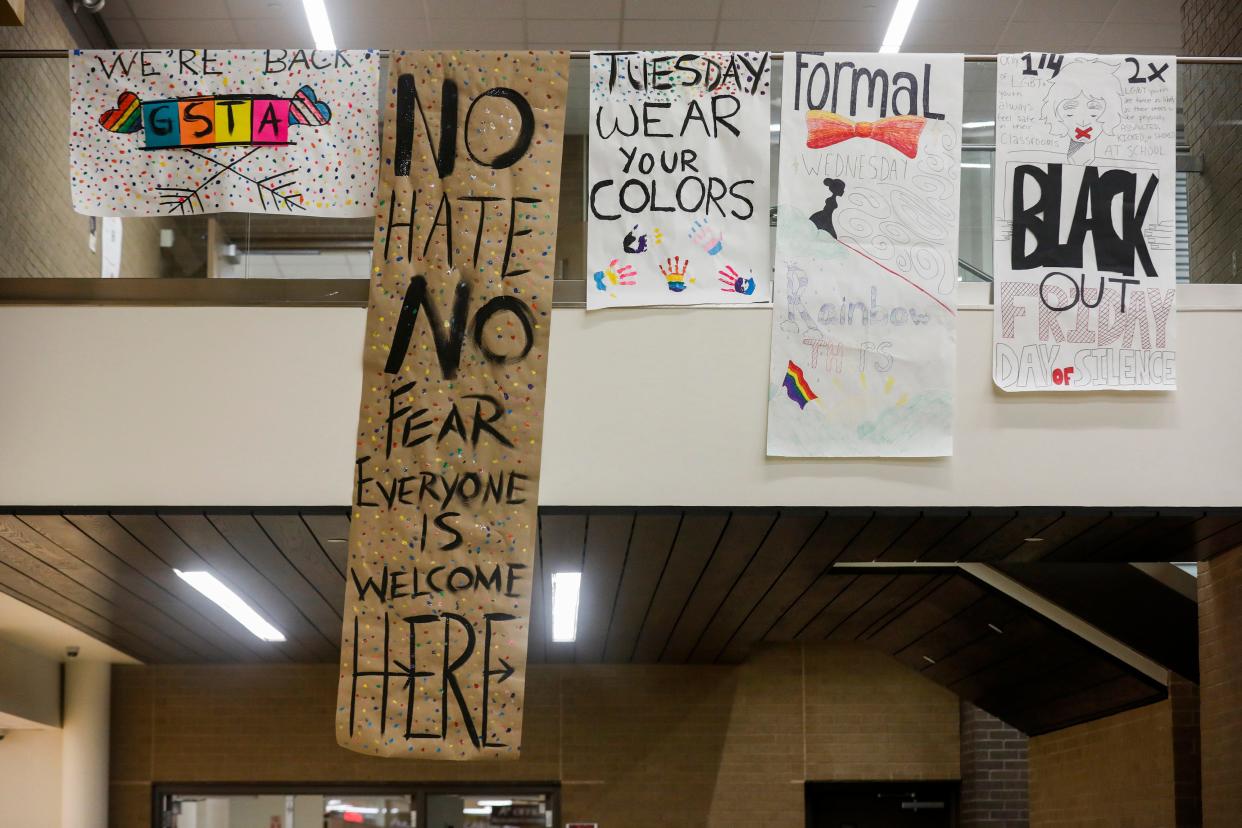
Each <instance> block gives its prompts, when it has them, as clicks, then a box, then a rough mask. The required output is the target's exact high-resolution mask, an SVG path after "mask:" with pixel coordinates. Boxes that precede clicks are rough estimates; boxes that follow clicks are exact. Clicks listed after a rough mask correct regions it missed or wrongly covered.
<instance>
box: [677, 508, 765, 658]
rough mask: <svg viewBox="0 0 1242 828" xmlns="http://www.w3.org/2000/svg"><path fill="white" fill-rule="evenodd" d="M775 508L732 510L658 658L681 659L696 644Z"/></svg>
mask: <svg viewBox="0 0 1242 828" xmlns="http://www.w3.org/2000/svg"><path fill="white" fill-rule="evenodd" d="M777 517H778V515H777V513H776V512H775V511H772V512H768V511H758V510H751V509H747V510H743V511H735V512H734V513H733V514H732V515H731V516H730V518H729V526H728V529H727V530H726V531H725V534H724V537H722V538H721V539H720V543H719V544H717V546H716V552H715V554H714V555H712V559H711V562H710V563H709V564H708V565H707V568H706V569H705V570H704V571H703V576H702V577H701V578H699V582H698V583H697V584H696V585H695V587H694V591H693V592H691V593H690V599H689V600H688V601H686V607H685V611H684V612H682V614H681V617H680V618H678V619H677V624H676V625H675V626H674V627H673V632H672V634H671V635H670V636H669V639H668V644H667V645H666V646H665V647H664V652H662V653H661V654H660V661H667V662H684V661H687V660H688V659H689V658H690V653H691V652H692V651H693V650H694V648H695V645H697V644H698V641H699V638H700V637H702V634H703V631H704V630H706V629H707V625H708V624H710V623H711V620H712V617H713V616H714V615H715V614H716V612H717V610H719V609H720V605H721V604H722V603H723V602H724V598H725V596H726V595H727V594H728V593H729V590H730V589H731V588H732V587H733V583H734V581H736V580H737V576H738V573H739V572H741V571H742V570H743V569H744V568H745V567H746V565H747V564H748V563H749V562H750V559H751V558H753V557H754V555H755V552H756V551H757V550H758V549H759V546H760V545H761V544H762V543H763V541H764V538H766V537H767V534H768V532H769V530H771V528H772V527H773V526H774V525H775V524H776V520H777Z"/></svg>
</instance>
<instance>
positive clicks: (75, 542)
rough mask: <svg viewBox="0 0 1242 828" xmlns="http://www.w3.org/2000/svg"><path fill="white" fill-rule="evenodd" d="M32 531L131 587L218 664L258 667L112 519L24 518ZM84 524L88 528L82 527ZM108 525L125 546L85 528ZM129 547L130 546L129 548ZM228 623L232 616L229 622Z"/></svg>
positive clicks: (191, 593) (172, 575)
mask: <svg viewBox="0 0 1242 828" xmlns="http://www.w3.org/2000/svg"><path fill="white" fill-rule="evenodd" d="M19 517H21V519H22V520H23V522H25V523H26V524H27V525H28V526H30V527H31V528H32V529H34V530H36V531H37V532H39V533H40V534H42V535H43V536H44V537H46V538H47V539H48V540H49V541H51V542H52V543H54V544H56V545H57V546H59V547H60V548H61V549H64V550H65V551H67V552H69V553H70V554H72V555H74V556H75V557H77V558H79V559H81V560H82V561H84V562H86V563H87V564H89V565H90V566H92V567H94V568H95V569H96V570H98V571H99V572H101V573H102V574H103V575H105V576H107V577H108V578H111V579H112V580H113V581H115V582H116V583H118V584H121V585H122V586H124V587H126V588H127V589H128V590H129V591H130V592H132V593H134V595H135V596H137V597H138V598H139V599H141V600H143V601H146V602H148V603H149V604H150V605H151V606H152V607H154V608H157V609H159V610H160V611H161V612H162V613H163V615H164V617H166V618H168V619H171V624H172V626H171V627H170V629H174V630H180V629H184V630H185V633H186V635H187V636H189V637H191V638H192V640H193V641H195V642H196V646H197V645H198V643H199V642H201V644H202V645H204V646H205V647H207V648H209V649H210V650H211V651H212V660H222V661H226V660H240V661H253V660H255V658H256V656H255V654H254V653H252V652H251V651H250V650H248V649H246V648H245V647H243V646H242V645H241V643H240V642H239V641H238V640H237V639H235V638H231V637H229V636H228V635H227V634H226V633H225V632H224V631H223V630H221V629H220V627H218V626H217V625H215V624H213V623H211V621H209V620H208V617H205V616H203V615H202V614H200V613H199V612H198V610H197V606H196V605H197V602H193V603H187V602H186V601H187V599H189V600H190V601H193V598H194V597H197V598H200V599H201V598H202V596H201V595H199V594H198V593H197V592H195V591H194V590H193V589H191V588H190V587H189V586H188V585H187V584H186V583H185V582H184V581H182V580H181V579H180V578H178V577H177V575H176V573H175V572H173V571H172V569H171V568H169V567H168V566H167V565H165V564H164V562H163V561H161V560H160V559H159V558H157V557H155V556H154V555H152V554H151V552H150V550H148V549H146V548H144V547H143V546H142V544H140V543H138V542H137V541H135V540H134V539H133V538H132V537H131V536H130V535H128V534H127V533H125V531H124V530H122V529H121V527H120V526H118V525H117V524H116V522H115V521H113V520H112V518H110V517H108V516H107V515H86V516H76V517H77V520H75V519H74V517H75V516H70V515H65V516H63V517H62V516H60V515H24V516H19ZM78 521H81V523H82V525H79V523H78ZM83 525H84V526H87V527H91V526H96V525H105V526H107V527H109V528H111V529H112V530H114V533H115V535H117V536H119V539H120V540H122V541H123V542H122V545H121V546H119V547H118V548H114V547H112V546H109V545H108V544H106V543H101V542H100V541H99V540H98V539H96V538H95V537H94V536H93V535H92V534H91V533H90V532H87V531H86V530H85V529H83V528H82V526H83ZM126 542H127V543H126ZM203 602H204V603H206V604H208V605H210V606H211V607H212V609H214V610H215V611H216V613H218V614H220V615H223V613H222V612H221V611H220V610H219V608H218V607H216V606H215V605H214V604H212V603H211V602H210V601H207V600H206V599H203ZM225 617H226V618H227V616H225Z"/></svg>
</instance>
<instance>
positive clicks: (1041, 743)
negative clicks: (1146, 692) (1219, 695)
mask: <svg viewBox="0 0 1242 828" xmlns="http://www.w3.org/2000/svg"><path fill="white" fill-rule="evenodd" d="M1172 732H1173V717H1172V707H1171V705H1170V703H1169V702H1168V701H1162V702H1159V703H1157V704H1150V705H1147V706H1146V707H1139V708H1136V709H1134V710H1128V711H1126V712H1125V713H1118V714H1117V715H1115V716H1109V717H1107V718H1104V719H1097V720H1096V721H1093V722H1087V723H1086V724H1081V725H1076V726H1074V727H1069V728H1066V729H1064V730H1058V731H1056V732H1055V733H1048V734H1045V735H1043V736H1032V737H1031V740H1030V761H1031V826H1032V828H1052V827H1053V826H1055V828H1071V827H1072V828H1087V826H1125V827H1126V828H1172V826H1174V825H1175V824H1176V815H1175V813H1176V808H1175V805H1174V782H1173V779H1174V771H1173V767H1174V760H1173V735H1172ZM1234 824H1236V823H1234Z"/></svg>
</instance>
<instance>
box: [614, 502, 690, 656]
mask: <svg viewBox="0 0 1242 828" xmlns="http://www.w3.org/2000/svg"><path fill="white" fill-rule="evenodd" d="M680 526H681V513H680V512H676V513H669V512H649V513H641V512H640V513H639V515H638V517H637V518H636V519H635V521H634V532H633V534H632V535H631V536H630V551H629V554H628V555H626V556H625V569H624V571H623V572H622V573H621V587H620V590H619V591H618V592H617V601H616V604H615V605H614V607H613V610H612V623H611V624H610V625H609V627H608V638H607V643H606V644H605V645H604V660H605V661H629V660H630V659H631V658H632V657H633V655H634V646H635V645H636V644H637V643H638V634H639V632H640V631H641V630H642V626H643V621H644V620H646V618H647V610H648V608H650V606H651V599H652V597H653V596H654V595H655V592H656V588H657V587H658V586H659V584H660V576H661V575H663V574H664V566H665V564H666V563H668V557H669V553H670V552H671V551H672V548H673V542H674V541H675V540H676V538H677V531H678V529H679V528H680Z"/></svg>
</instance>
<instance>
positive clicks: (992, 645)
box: [895, 596, 1041, 686]
mask: <svg viewBox="0 0 1242 828" xmlns="http://www.w3.org/2000/svg"><path fill="white" fill-rule="evenodd" d="M992 597H993V600H992V601H989V602H988V603H987V604H984V605H981V606H982V607H985V608H986V609H991V610H994V611H995V613H996V615H997V616H998V618H999V620H997V621H993V620H991V617H990V616H991V613H986V614H985V612H983V611H977V610H976V608H975V607H972V608H971V609H970V610H969V611H967V612H966V613H963V617H962V618H961V619H954V620H953V621H952V622H951V623H949V624H947V625H945V626H944V627H942V628H941V629H940V630H939V631H938V632H937V634H936V635H934V636H928V637H927V638H926V639H923V640H920V641H917V642H915V643H914V644H912V645H910V646H909V647H907V648H906V649H904V650H901V651H899V652H898V653H896V655H895V657H896V658H897V660H898V661H901V662H904V663H905V664H909V665H910V666H911V667H914V668H915V669H917V670H919V671H920V672H921V673H923V675H925V676H927V677H928V678H930V679H932V680H933V681H937V682H939V683H941V684H944V685H946V686H947V685H948V684H950V683H952V682H954V681H957V680H958V679H961V678H964V677H967V676H970V675H973V674H974V673H976V672H978V671H979V670H982V669H985V668H987V666H988V665H989V664H991V663H992V662H994V661H995V660H996V659H999V658H1003V657H1004V655H1005V653H1007V652H1011V651H1013V650H1015V649H1024V648H1026V647H1029V646H1030V645H1031V644H1032V643H1033V642H1034V641H1035V640H1037V638H1038V636H1039V635H1040V632H1041V627H1040V625H1039V624H1038V623H1036V622H1035V620H1034V619H1033V618H1031V616H1030V615H1029V614H1027V613H1026V612H1024V611H1022V610H1021V609H1020V608H1018V607H1016V606H1015V605H1014V604H1013V603H1012V602H1010V601H1008V600H1006V599H1003V598H999V597H996V596H992ZM984 619H988V620H986V621H985V620H984ZM988 624H995V625H996V626H997V627H999V628H1000V629H1001V632H999V633H997V632H995V631H993V630H992V629H991V628H990V627H988ZM927 658H931V659H932V660H933V661H934V663H929V662H928V661H927V660H926V659H927Z"/></svg>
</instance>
